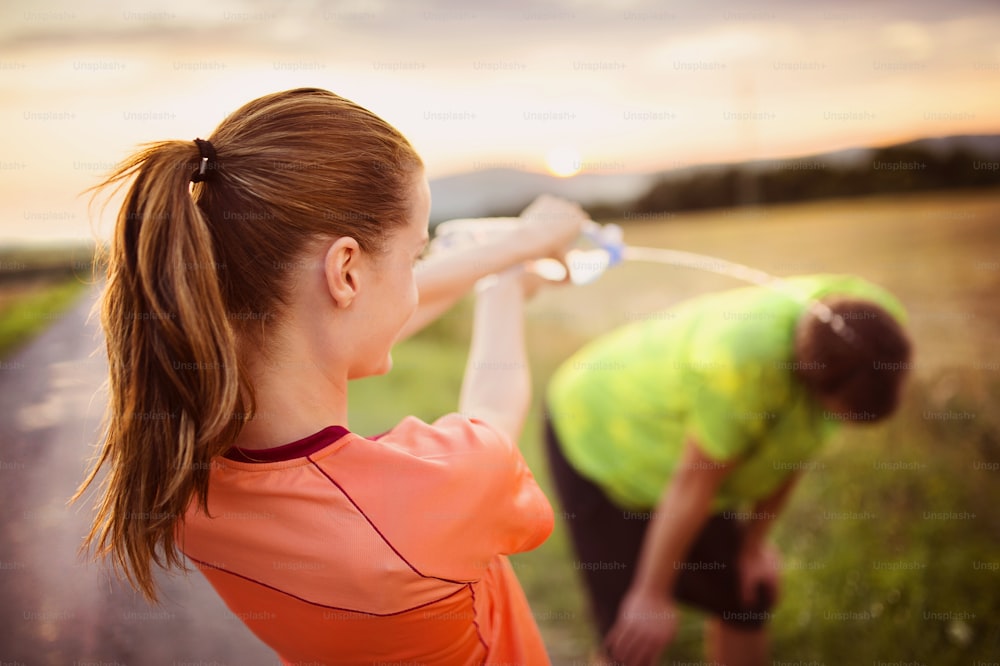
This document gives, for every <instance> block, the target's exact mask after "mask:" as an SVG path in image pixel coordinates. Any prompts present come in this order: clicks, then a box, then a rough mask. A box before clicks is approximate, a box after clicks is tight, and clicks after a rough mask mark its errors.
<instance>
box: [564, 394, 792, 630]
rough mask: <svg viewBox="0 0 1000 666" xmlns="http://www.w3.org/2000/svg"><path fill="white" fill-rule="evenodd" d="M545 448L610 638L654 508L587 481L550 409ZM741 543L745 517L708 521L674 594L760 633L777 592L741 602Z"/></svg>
mask: <svg viewBox="0 0 1000 666" xmlns="http://www.w3.org/2000/svg"><path fill="white" fill-rule="evenodd" d="M545 448H546V450H547V453H548V459H549V469H550V470H551V474H552V478H553V481H554V482H555V486H556V491H557V492H558V494H559V499H560V501H561V503H562V509H563V516H564V517H565V520H566V524H567V525H568V526H569V530H570V535H571V537H572V540H573V545H574V547H575V549H576V554H577V557H578V558H579V559H578V560H577V562H576V563H575V566H576V567H577V568H578V569H580V570H581V571H582V572H583V577H584V581H585V583H586V587H587V592H588V596H589V598H590V604H591V608H592V610H593V613H594V619H595V620H596V622H597V626H598V628H599V629H600V632H601V635H602V636H605V635H607V633H608V630H609V629H611V626H612V625H613V624H614V621H615V618H616V617H617V615H618V607H619V605H621V602H622V598H623V597H624V596H625V593H626V592H627V591H628V588H629V585H630V584H631V582H632V576H633V574H634V572H635V568H636V565H637V563H638V561H639V552H640V549H641V548H642V542H643V539H644V538H645V536H646V528H647V527H648V525H649V521H650V518H651V512H652V509H651V510H650V511H625V510H623V509H621V508H620V507H618V506H616V505H615V504H614V503H612V502H611V500H609V499H608V498H607V496H605V494H604V493H603V492H602V491H601V489H600V488H599V487H598V486H596V485H595V484H593V483H592V482H590V481H588V480H587V479H585V478H583V477H582V476H581V475H580V474H579V473H578V472H577V471H576V470H575V469H574V468H573V467H572V466H571V465H570V464H569V462H568V461H567V460H566V458H565V457H564V456H563V454H562V451H561V450H560V445H559V441H558V439H557V438H556V435H555V432H554V431H553V429H552V425H551V423H550V422H549V420H548V416H547V414H546V418H545ZM742 543H743V523H742V522H741V521H739V520H738V519H737V518H735V517H729V516H728V514H723V515H715V516H712V517H711V518H709V520H708V521H707V522H706V523H705V526H704V527H703V528H702V530H701V531H700V532H699V533H698V535H697V536H696V537H695V541H694V543H693V544H692V546H691V548H690V549H689V550H688V553H687V555H686V556H685V558H684V563H683V564H682V565H675V566H678V567H679V568H680V569H681V571H680V572H679V573H678V575H677V577H676V579H675V584H674V599H675V600H677V601H679V602H682V603H684V604H688V605H690V606H694V607H696V608H698V609H701V610H703V611H706V612H708V613H710V614H712V615H715V616H717V617H718V618H720V619H721V620H722V621H723V622H725V623H726V624H728V625H731V626H734V627H737V628H741V629H747V630H755V629H758V628H760V627H763V626H764V625H766V624H767V621H768V620H769V619H770V616H771V614H770V610H771V608H772V606H773V604H774V601H775V599H774V594H773V590H770V589H768V588H766V587H764V586H761V587H760V588H759V589H758V590H757V599H756V603H754V604H753V605H752V606H746V605H744V604H743V601H742V594H741V592H740V584H739V583H740V581H739V574H738V565H737V558H738V556H739V553H740V548H741V546H742Z"/></svg>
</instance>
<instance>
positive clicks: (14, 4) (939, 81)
mask: <svg viewBox="0 0 1000 666" xmlns="http://www.w3.org/2000/svg"><path fill="white" fill-rule="evenodd" d="M694 4H695V3H689V2H652V1H646V0H632V1H630V2H629V1H626V2H610V1H608V2H599V1H596V0H595V1H577V2H574V1H571V0H564V1H563V2H552V3H544V4H543V3H538V2H522V1H520V0H513V1H508V2H504V3H486V2H481V1H479V0H473V1H466V2H460V1H458V0H422V1H418V2H412V3H402V2H400V3H395V4H393V3H389V2H379V1H378V0H356V1H349V2H328V3H323V2H298V3H295V2H289V3H279V2H271V1H262V2H253V1H251V0H230V1H228V2H225V1H224V2H203V1H202V2H195V1H194V0H174V1H173V2H170V3H153V2H141V1H132V2H128V3H127V4H126V6H127V8H123V5H122V4H119V3H113V2H101V1H95V2H88V3H80V2H70V1H69V0H43V1H42V2H30V3H29V2H26V1H24V0H13V1H11V0H8V1H7V2H5V3H4V4H3V7H2V8H0V118H2V120H3V122H2V123H0V243H2V242H10V241H21V240H28V239H36V240H41V239H63V238H90V237H92V230H91V219H92V217H96V215H94V216H89V215H88V212H87V198H86V197H84V196H79V193H80V192H81V191H82V190H83V189H84V188H86V187H87V186H89V185H91V184H93V183H94V182H95V181H96V180H97V179H98V178H99V177H100V176H101V174H102V173H104V172H106V171H107V170H108V169H109V168H110V167H111V166H112V165H113V164H114V163H115V162H116V161H118V160H120V159H121V158H123V157H124V156H125V155H126V154H127V153H128V152H129V151H130V150H131V149H132V148H133V147H134V146H135V145H136V144H138V143H141V142H144V141H149V140H155V139H163V138H187V139H194V138H195V137H198V136H201V137H204V136H207V135H208V134H210V133H211V132H212V129H213V128H214V127H215V125H217V124H218V123H219V122H220V121H221V120H222V118H223V117H224V116H225V115H226V114H227V113H229V112H231V111H233V110H234V109H236V108H237V107H238V106H240V105H241V104H243V103H244V102H246V101H248V100H250V99H252V98H254V97H256V96H258V95H261V94H263V93H267V92H272V91H275V90H281V89H286V88H292V87H298V86H315V87H323V88H328V89H330V90H333V91H335V92H337V93H339V94H342V95H344V96H346V97H349V98H351V99H353V100H355V101H357V102H359V103H360V104H362V105H364V106H367V107H368V108H370V109H372V110H373V111H375V112H376V113H378V114H380V115H382V116H383V117H385V118H386V119H387V120H388V121H389V122H391V123H392V124H394V125H395V126H397V127H398V128H399V129H400V130H402V132H403V133H404V134H406V135H407V136H408V137H409V138H410V140H411V141H412V142H413V143H414V145H415V146H416V147H417V149H418V151H419V152H420V153H421V155H422V156H423V158H424V160H425V162H426V164H427V167H428V175H429V176H430V177H431V178H433V177H437V176H443V175H447V174H453V173H459V172H464V171H471V170H477V169H483V168H489V167H496V166H501V167H511V168H519V169H525V170H531V171H541V172H544V171H546V170H548V171H554V172H558V173H562V174H566V173H571V172H573V171H577V170H582V171H585V172H608V173H615V172H617V173H624V172H646V171H655V170H663V169H669V168H674V167H677V166H684V165H690V164H700V163H706V162H719V161H735V160H743V159H752V158H762V157H782V156H793V155H802V154H808V153H813V152H820V151H827V150H834V149H838V148H846V147H853V146H861V145H872V144H885V143H891V142H895V141H900V140H907V139H912V138H918V137H924V136H941V135H947V134H958V133H995V132H1000V39H998V35H1000V3H996V2H995V1H982V2H979V1H974V0H956V1H953V2H949V3H941V2H936V1H935V2H927V1H924V0H916V1H911V2H878V3H861V2H837V3H833V2H829V3H822V2H810V3H802V2H783V1H782V2H778V1H765V2H762V1H757V2H735V1H720V2H703V3H698V6H697V7H693V6H692V5H694ZM95 227H96V229H95V231H96V232H97V233H98V234H99V235H102V234H105V233H106V232H107V228H108V227H107V225H106V223H101V224H95Z"/></svg>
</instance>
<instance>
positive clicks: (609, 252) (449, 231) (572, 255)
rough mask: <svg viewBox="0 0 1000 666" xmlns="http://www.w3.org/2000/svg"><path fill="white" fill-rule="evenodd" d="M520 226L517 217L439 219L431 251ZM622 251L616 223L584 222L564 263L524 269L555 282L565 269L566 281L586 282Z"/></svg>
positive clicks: (464, 244) (492, 236)
mask: <svg viewBox="0 0 1000 666" xmlns="http://www.w3.org/2000/svg"><path fill="white" fill-rule="evenodd" d="M523 225H524V221H523V220H521V219H520V218H518V217H481V218H462V219H457V220H448V221H447V222H441V223H440V224H438V225H437V227H436V228H435V230H434V240H433V241H432V242H431V252H433V253H440V252H452V251H455V250H459V249H464V248H468V247H473V246H475V245H480V244H483V243H487V242H490V241H493V240H496V239H497V238H499V237H501V236H503V235H505V234H508V233H511V232H513V231H516V230H517V229H519V228H521V227H522V226H523ZM624 250H625V242H624V240H623V235H622V229H621V227H619V226H618V225H617V224H605V225H600V224H597V223H596V222H586V223H585V224H584V228H583V233H582V234H581V235H580V238H579V239H577V242H576V244H575V245H574V247H572V248H571V249H570V250H569V251H568V252H567V253H566V257H565V259H564V261H565V266H564V265H563V264H562V263H560V262H558V261H556V260H555V259H538V260H535V261H533V262H530V264H529V266H528V270H531V271H533V272H535V273H537V274H538V275H540V276H542V277H544V278H545V279H547V280H552V281H556V282H558V281H562V280H564V279H565V278H566V270H567V268H568V269H569V280H570V282H572V283H573V284H587V283H589V282H593V281H594V280H596V279H597V278H599V277H601V275H603V274H604V271H606V270H607V269H608V268H610V267H611V266H614V265H616V264H618V263H619V262H620V261H621V260H622V257H623V255H624Z"/></svg>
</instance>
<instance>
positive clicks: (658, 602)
mask: <svg viewBox="0 0 1000 666" xmlns="http://www.w3.org/2000/svg"><path fill="white" fill-rule="evenodd" d="M677 620H678V615H677V608H676V607H675V606H674V602H673V600H672V599H671V598H670V597H667V596H664V595H662V594H656V593H654V592H649V591H646V590H642V589H636V588H633V589H631V590H629V592H628V594H626V595H625V598H624V599H623V600H622V604H621V607H619V609H618V618H617V619H616V620H615V624H614V626H612V627H611V631H609V632H608V635H607V637H606V638H605V640H604V650H605V652H606V653H607V656H608V657H609V658H610V659H611V660H612V663H615V664H619V663H621V664H626V666H652V665H653V664H656V663H657V660H658V659H659V658H660V654H661V653H662V652H663V650H664V649H665V648H666V647H667V644H668V643H670V641H672V640H673V639H674V635H675V634H676V633H677Z"/></svg>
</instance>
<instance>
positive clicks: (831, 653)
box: [351, 193, 1000, 665]
mask: <svg viewBox="0 0 1000 666" xmlns="http://www.w3.org/2000/svg"><path fill="white" fill-rule="evenodd" d="M997 220H1000V196H998V195H997V194H996V193H962V194H956V195H951V194H934V195H918V196H911V197H906V198H891V197H886V198H873V199H867V200H851V201H832V202H815V203H810V204H803V205H794V206H780V207H771V208H762V209H757V210H751V211H735V212H734V211H719V212H715V213H701V214H697V215H687V216H675V217H670V218H668V219H666V220H663V221H659V222H655V221H652V222H643V223H629V224H627V226H625V235H626V239H627V240H628V242H630V243H632V244H635V245H651V246H659V247H676V248H680V249H686V250H691V251H696V252H703V253H706V254H710V255H716V256H719V257H723V258H726V259H731V260H734V261H741V262H745V263H747V264H749V265H751V266H755V267H758V268H762V269H764V270H769V271H771V272H774V273H776V274H778V275H791V274H801V273H812V272H843V273H854V274H858V275H861V276H863V277H866V278H869V279H871V280H873V281H875V282H877V283H879V284H882V285H883V286H885V287H887V288H888V289H890V290H891V291H893V292H894V293H895V294H896V295H897V296H899V298H900V299H901V300H902V301H903V303H904V305H905V306H906V307H907V308H908V310H909V313H910V331H911V334H912V337H913V339H914V344H915V347H916V352H917V353H916V359H915V367H914V370H913V377H912V381H911V383H910V386H909V388H908V390H907V393H906V395H905V399H904V403H903V405H902V407H901V409H900V412H899V413H898V414H897V415H896V416H895V417H894V418H893V419H892V420H891V421H890V422H888V423H885V424H880V425H876V426H869V427H861V428H844V429H843V430H842V432H840V433H839V434H838V435H837V436H836V437H835V439H834V440H833V441H832V442H831V443H830V445H829V446H828V447H827V448H826V449H825V450H824V451H823V452H822V453H821V454H820V456H819V457H818V458H816V460H815V461H814V465H813V466H812V469H810V470H808V471H807V472H806V474H805V476H804V478H803V480H802V482H801V483H800V484H799V487H798V489H797V490H796V492H795V494H794V496H793V498H792V501H791V504H790V506H789V508H788V510H787V511H786V513H785V515H783V516H782V518H781V519H780V520H779V522H778V525H777V527H776V530H775V535H774V536H775V540H776V542H777V543H778V545H779V547H780V548H781V550H782V552H783V556H784V564H783V567H784V571H783V578H782V585H783V596H782V600H781V603H780V604H779V606H778V607H777V608H776V610H775V617H774V622H773V656H774V658H775V660H776V661H801V662H802V663H807V662H808V661H810V660H815V661H817V662H819V663H825V664H831V665H832V664H849V663H868V662H875V661H886V662H895V661H900V662H907V661H909V662H915V663H975V662H976V660H980V661H984V662H986V661H990V660H991V659H992V660H994V661H995V657H996V655H997V654H1000V571H998V569H1000V511H998V506H1000V484H998V480H1000V414H998V413H996V412H995V405H997V404H1000V352H998V351H997V348H996V339H997V332H998V331H1000V299H997V298H996V296H995V289H996V286H997V284H998V278H1000V263H998V259H1000V229H998V227H997ZM731 286H737V284H736V283H734V282H733V281H732V280H730V279H727V278H724V277H720V276H715V275H711V274H708V273H703V272H700V271H693V270H690V269H679V268H677V269H675V268H671V267H666V266H654V265H638V264H632V265H623V266H621V267H619V268H616V269H614V270H612V271H609V272H608V273H607V274H606V275H605V276H603V277H602V278H601V279H600V280H599V281H597V282H596V283H594V284H591V285H587V286H585V287H574V288H569V287H561V288H553V289H550V290H548V291H546V292H543V293H541V294H539V296H538V297H536V299H535V300H534V301H533V302H532V303H530V304H529V306H528V308H527V313H528V321H527V337H528V344H529V348H528V349H529V356H530V360H531V367H532V373H533V385H534V392H535V393H534V395H535V399H534V405H535V407H534V409H533V410H532V412H531V414H530V417H529V420H528V425H527V427H526V429H525V433H524V436H523V437H522V440H521V442H520V444H521V448H522V450H523V452H524V455H525V458H526V459H527V461H528V463H529V465H530V466H531V468H532V469H533V470H534V471H535V476H536V478H537V479H538V481H539V483H540V485H541V486H542V488H543V489H544V490H545V492H546V493H547V494H548V496H549V497H550V498H551V499H552V501H553V505H554V508H555V510H556V515H557V521H556V529H555V531H554V533H553V535H552V536H551V537H550V538H549V539H548V540H547V541H546V542H545V543H544V544H543V545H542V546H541V547H539V548H538V549H536V550H534V551H532V552H530V553H524V554H520V555H516V556H514V557H513V558H512V563H513V565H514V568H515V570H516V572H517V575H518V577H519V578H520V580H521V583H522V585H523V586H524V589H525V592H526V594H527V596H528V599H529V601H530V602H531V604H532V608H533V611H534V613H535V615H536V618H537V620H538V623H539V625H540V627H541V629H542V632H543V634H544V636H545V640H546V644H547V646H548V648H549V650H550V653H551V656H552V658H553V661H554V662H555V663H556V664H577V665H579V664H583V663H585V659H586V657H587V654H588V652H589V650H590V649H591V647H592V646H593V644H594V642H595V637H594V635H593V632H592V629H591V626H590V623H589V616H588V610H587V607H586V603H585V600H584V597H583V593H582V589H581V587H580V583H579V576H580V573H581V572H580V571H579V570H578V568H577V566H576V565H575V557H574V556H573V554H572V550H571V548H570V546H569V542H568V540H567V535H566V532H565V528H564V525H563V523H562V518H561V508H560V507H559V506H558V502H557V500H556V495H555V493H554V491H553V488H552V484H551V482H550V479H549V475H548V469H547V465H546V463H545V460H544V455H543V452H542V448H541V445H540V440H541V437H540V423H541V420H540V404H541V397H542V395H543V394H544V387H545V384H546V382H547V380H548V377H549V376H551V374H552V372H553V370H554V369H555V368H556V367H557V366H558V364H559V363H560V362H561V361H563V360H565V359H566V358H567V357H568V356H569V355H570V354H571V353H572V352H573V351H575V350H576V349H577V348H578V347H579V346H580V345H581V344H583V343H584V342H585V341H587V340H588V339H590V338H592V337H593V336H595V335H599V334H600V333H602V332H604V331H607V330H610V329H611V328H614V327H615V326H618V325H620V324H623V323H626V322H627V321H630V320H634V319H636V318H640V317H642V316H645V315H648V314H649V313H651V312H655V311H656V310H658V309H661V308H663V307H667V306H669V305H671V304H673V303H675V302H677V301H679V300H681V299H683V298H685V297H687V296H691V295H694V294H697V293H703V292H704V291H707V290H712V289H723V288H727V287H731ZM470 319H471V307H470V302H468V301H465V302H463V303H461V304H460V305H459V306H457V307H456V309H455V310H453V311H452V312H450V313H449V314H448V315H447V316H446V317H444V318H442V319H441V320H439V321H438V322H436V323H435V324H434V325H432V326H431V327H429V328H428V329H426V330H425V331H423V332H421V333H420V334H419V335H418V336H415V337H414V338H412V339H411V340H408V341H406V342H404V343H402V344H400V345H399V346H397V348H396V350H395V351H394V354H393V355H394V359H395V368H394V370H393V371H392V372H391V373H390V374H389V375H387V376H384V377H378V378H371V379H365V380H362V381H359V382H355V383H353V384H352V389H351V391H352V392H351V414H352V423H351V427H352V429H353V430H355V431H357V432H360V433H362V434H374V433H377V432H381V431H384V430H386V429H388V428H390V427H392V426H393V425H394V424H395V423H396V422H398V421H399V419H401V418H402V417H404V416H406V415H408V414H414V415H417V416H419V417H421V418H423V419H424V420H428V421H430V420H433V419H434V418H436V417H438V416H440V415H442V414H444V413H446V412H449V411H453V410H455V409H456V407H457V401H458V389H459V386H460V384H461V377H462V370H463V367H464V363H465V356H466V353H467V350H468V340H469V331H470V327H469V323H470ZM456 501H460V498H456ZM700 624H701V623H700V617H699V616H698V614H697V613H695V612H693V611H692V612H686V613H684V616H683V619H682V623H681V626H680V629H679V632H678V636H677V639H676V640H675V641H674V643H673V644H672V646H671V649H670V651H669V654H668V655H667V656H665V657H664V660H663V663H665V664H670V663H672V662H673V661H698V660H701V659H703V654H702V652H701V626H700Z"/></svg>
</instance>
